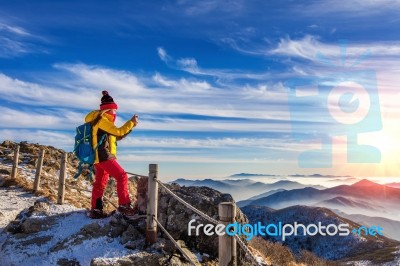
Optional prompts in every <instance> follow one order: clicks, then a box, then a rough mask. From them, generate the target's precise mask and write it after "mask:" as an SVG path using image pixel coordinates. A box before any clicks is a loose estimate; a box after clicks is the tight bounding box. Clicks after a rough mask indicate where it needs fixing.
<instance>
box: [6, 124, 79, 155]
mask: <svg viewBox="0 0 400 266" xmlns="http://www.w3.org/2000/svg"><path fill="white" fill-rule="evenodd" d="M0 135H1V136H2V139H3V140H12V141H17V142H20V141H28V142H31V143H39V144H42V145H51V146H54V147H58V148H63V149H65V150H67V151H72V150H73V146H74V136H73V135H72V134H66V133H62V132H59V131H49V130H32V129H28V130H27V129H18V130H15V129H0Z"/></svg>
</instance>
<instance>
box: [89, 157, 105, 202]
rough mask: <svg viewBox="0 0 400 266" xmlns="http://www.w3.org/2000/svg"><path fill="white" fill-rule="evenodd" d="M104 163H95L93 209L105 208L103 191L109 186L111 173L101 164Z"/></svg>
mask: <svg viewBox="0 0 400 266" xmlns="http://www.w3.org/2000/svg"><path fill="white" fill-rule="evenodd" d="M101 164H102V163H97V164H95V165H94V167H95V171H96V179H95V181H94V183H93V189H92V209H99V210H101V209H103V193H104V189H105V188H106V186H107V182H108V178H109V174H108V173H107V172H106V171H105V170H104V168H103V167H102V166H101Z"/></svg>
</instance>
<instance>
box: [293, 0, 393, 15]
mask: <svg viewBox="0 0 400 266" xmlns="http://www.w3.org/2000/svg"><path fill="white" fill-rule="evenodd" d="M398 8H400V2H399V1H397V0H348V1H342V2H340V4H339V3H338V2H337V1H335V0H326V1H312V2H311V4H310V5H307V7H306V8H304V7H303V6H302V8H301V9H297V10H296V11H297V12H299V13H301V14H307V15H309V16H322V15H325V14H334V15H337V14H338V13H341V15H342V16H344V15H351V16H354V17H362V16H369V15H373V14H381V12H383V11H391V10H394V9H398Z"/></svg>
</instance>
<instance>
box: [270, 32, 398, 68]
mask: <svg viewBox="0 0 400 266" xmlns="http://www.w3.org/2000/svg"><path fill="white" fill-rule="evenodd" d="M267 54H270V55H285V56H293V57H298V58H305V59H308V60H311V61H317V62H321V63H324V62H323V61H324V59H325V60H331V59H333V60H338V59H346V58H351V59H353V60H356V59H361V60H362V59H363V57H367V58H368V57H382V56H385V57H386V56H396V57H399V56H400V42H381V43H364V44H354V43H351V42H348V41H345V40H343V41H339V42H338V43H323V42H321V41H320V40H319V38H318V37H316V36H312V35H306V36H304V37H303V38H302V39H297V40H292V39H290V38H289V37H287V38H284V39H281V40H280V42H279V43H278V45H277V47H276V48H273V49H271V50H269V51H268V52H267ZM344 56H345V57H346V58H342V57H344ZM328 63H329V62H328Z"/></svg>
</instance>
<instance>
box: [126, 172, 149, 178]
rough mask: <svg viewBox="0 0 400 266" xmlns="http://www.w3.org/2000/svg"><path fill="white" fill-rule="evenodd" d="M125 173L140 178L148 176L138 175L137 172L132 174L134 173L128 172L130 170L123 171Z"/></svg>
mask: <svg viewBox="0 0 400 266" xmlns="http://www.w3.org/2000/svg"><path fill="white" fill-rule="evenodd" d="M125 173H127V174H128V175H131V176H138V177H141V178H148V177H149V176H147V175H138V174H134V173H130V172H125Z"/></svg>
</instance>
